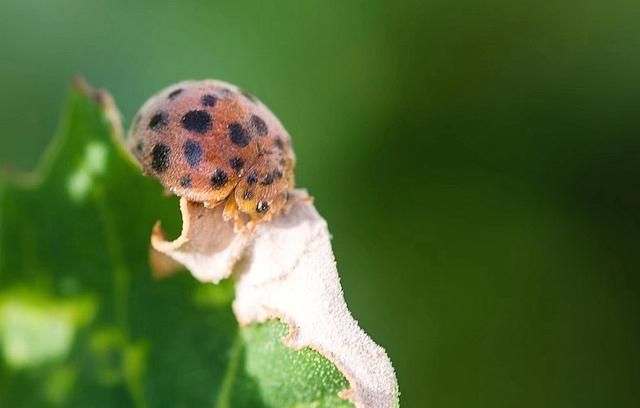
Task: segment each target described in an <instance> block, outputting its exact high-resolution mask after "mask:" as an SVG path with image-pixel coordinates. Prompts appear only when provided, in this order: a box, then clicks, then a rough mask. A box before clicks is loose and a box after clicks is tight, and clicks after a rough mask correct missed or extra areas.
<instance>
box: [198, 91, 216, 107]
mask: <svg viewBox="0 0 640 408" xmlns="http://www.w3.org/2000/svg"><path fill="white" fill-rule="evenodd" d="M217 101H218V99H217V98H216V97H215V96H213V95H210V94H207V95H203V96H202V98H201V99H200V102H202V105H204V106H208V107H213V106H216V102H217Z"/></svg>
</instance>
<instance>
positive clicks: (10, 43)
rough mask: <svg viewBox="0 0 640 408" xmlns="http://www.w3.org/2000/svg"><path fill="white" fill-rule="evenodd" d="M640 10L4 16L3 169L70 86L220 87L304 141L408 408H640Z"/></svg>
mask: <svg viewBox="0 0 640 408" xmlns="http://www.w3.org/2000/svg"><path fill="white" fill-rule="evenodd" d="M639 21H640V3H638V2H637V1H635V0H628V1H620V0H612V1H607V2H602V1H595V0H575V1H552V2H540V1H516V2H514V1H506V0H505V1H498V0H488V1H483V2H477V1H472V0H462V1H456V2H451V1H448V0H420V1H418V0H415V1H383V0H368V1H326V0H323V1H320V0H318V1H304V2H303V1H296V0H289V1H270V2H262V1H236V0H234V1H231V0H229V1H208V2H205V1H195V0H182V1H168V0H153V1H151V0H149V1H136V2H133V1H130V0H108V1H107V0H97V1H95V0H94V1H86V0H82V1H80V0H49V1H46V2H43V1H36V0H2V2H0V61H1V63H0V89H1V90H2V92H1V96H0V164H1V165H2V167H5V168H6V167H14V168H18V169H31V168H33V167H34V166H35V164H36V163H37V161H38V158H39V157H40V155H41V153H42V152H43V150H44V148H45V146H46V145H47V143H48V142H49V140H50V139H51V137H52V135H53V132H54V129H55V127H56V123H57V119H58V117H59V115H60V113H61V111H62V108H63V103H64V100H65V97H66V95H67V91H68V88H69V84H70V80H71V78H72V76H73V75H74V74H76V73H81V74H83V75H84V76H85V77H86V78H87V79H88V81H89V82H90V83H92V84H93V85H96V86H99V87H103V88H106V89H108V90H109V91H110V92H111V93H112V94H113V95H114V97H115V99H116V101H117V103H118V105H119V107H120V109H121V111H122V114H123V118H124V121H125V124H128V123H129V122H130V120H131V118H132V117H133V115H134V113H135V111H136V109H137V108H138V107H139V106H140V105H141V104H142V102H143V101H144V100H145V99H146V98H147V97H148V96H149V95H151V94H152V93H154V92H155V91H157V90H159V89H160V88H163V87H164V86H166V85H168V84H170V83H173V82H176V81H179V80H182V79H187V78H219V79H224V80H227V81H230V82H233V83H236V84H238V85H241V86H242V87H244V88H246V89H248V90H250V91H251V92H252V93H254V94H256V95H258V97H260V98H261V99H262V100H263V101H264V102H265V103H266V104H267V105H269V106H270V107H271V108H272V109H273V111H274V112H276V114H277V115H278V116H279V117H280V118H281V120H282V121H283V122H284V124H285V126H286V127H287V128H288V130H289V131H290V133H291V134H292V136H293V139H294V146H295V149H296V152H297V155H298V159H299V161H298V163H299V164H298V169H297V180H298V184H299V186H302V187H306V188H308V189H309V190H310V192H311V193H312V194H313V195H314V196H315V197H316V204H317V207H318V209H319V210H320V212H321V213H322V214H323V215H324V216H325V217H326V218H327V220H328V222H329V226H330V228H331V231H332V233H333V236H334V248H335V252H336V256H337V259H338V264H339V269H340V271H341V277H342V283H343V285H344V291H345V296H346V298H347V301H348V303H349V305H350V307H351V310H352V311H353V314H354V315H355V316H356V318H357V319H358V320H359V321H360V323H361V325H362V326H363V327H364V328H365V330H366V331H367V332H368V333H370V334H371V336H372V337H373V338H374V339H375V340H376V341H377V342H379V343H380V344H381V345H383V346H384V347H385V348H386V349H387V351H388V353H389V354H390V356H391V358H392V360H393V362H394V364H395V367H396V369H397V372H398V378H399V382H400V387H401V391H402V397H401V403H402V406H403V407H478V406H491V407H502V406H504V407H512V406H520V407H540V406H546V407H603V406H616V407H632V406H633V407H635V406H639V405H640V313H639V312H640V300H639V296H638V295H639V290H640V275H639V272H640V268H639V267H640V246H639V243H640V133H639V129H640V114H639V113H640V112H639V110H640V25H639V24H638V22H639Z"/></svg>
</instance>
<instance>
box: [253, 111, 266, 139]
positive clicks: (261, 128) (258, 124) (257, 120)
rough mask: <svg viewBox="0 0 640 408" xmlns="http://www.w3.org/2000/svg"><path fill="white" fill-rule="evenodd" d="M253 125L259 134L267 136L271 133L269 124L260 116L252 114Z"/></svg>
mask: <svg viewBox="0 0 640 408" xmlns="http://www.w3.org/2000/svg"><path fill="white" fill-rule="evenodd" d="M251 126H253V129H255V131H256V133H257V134H258V136H266V135H267V133H269V129H268V128H267V124H266V123H264V120H262V118H261V117H260V116H256V115H251Z"/></svg>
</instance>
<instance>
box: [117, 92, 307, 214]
mask: <svg viewBox="0 0 640 408" xmlns="http://www.w3.org/2000/svg"><path fill="white" fill-rule="evenodd" d="M127 147H128V148H129V150H130V151H131V152H132V153H133V155H134V156H135V157H136V159H137V160H138V162H139V163H140V164H141V165H142V168H143V171H144V173H145V174H146V175H150V176H153V177H155V178H157V179H158V180H159V181H160V183H162V185H163V186H164V187H165V188H166V189H168V190H169V191H171V192H172V193H174V194H176V195H178V196H180V197H184V198H186V199H188V200H190V201H194V202H200V203H203V204H204V205H205V206H207V207H216V206H218V205H222V204H223V203H224V212H223V217H224V219H225V220H229V219H232V218H233V219H235V220H236V223H240V224H243V223H244V222H246V221H252V222H259V221H268V220H269V219H271V218H272V217H274V216H276V215H277V214H278V213H279V212H281V211H282V210H283V208H284V207H285V205H286V203H287V199H288V197H289V192H290V191H291V190H292V189H293V186H294V174H293V171H294V167H295V154H294V152H293V150H292V148H291V139H290V137H289V134H288V133H287V131H286V130H285V128H284V127H283V126H282V124H281V123H280V121H279V120H278V118H276V116H275V115H274V114H273V113H272V112H271V111H270V110H269V109H268V108H267V107H266V106H265V105H264V104H262V103H261V102H260V101H259V100H258V99H256V98H255V97H254V96H253V95H251V94H249V93H248V92H246V91H244V90H242V89H240V88H238V87H236V86H234V85H231V84H229V83H226V82H222V81H216V80H202V81H184V82H180V83H177V84H175V85H172V86H169V87H168V88H166V89H164V90H162V91H160V92H159V93H158V94H156V95H154V96H152V97H151V98H150V99H149V100H148V101H147V102H145V104H144V105H143V106H142V108H140V111H139V112H138V113H137V115H136V116H135V118H134V121H133V125H132V127H131V129H130V131H129V136H128V138H127Z"/></svg>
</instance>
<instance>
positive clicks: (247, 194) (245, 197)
mask: <svg viewBox="0 0 640 408" xmlns="http://www.w3.org/2000/svg"><path fill="white" fill-rule="evenodd" d="M252 198H253V193H252V192H251V191H249V190H247V191H245V192H244V193H242V199H243V200H251V199H252Z"/></svg>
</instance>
